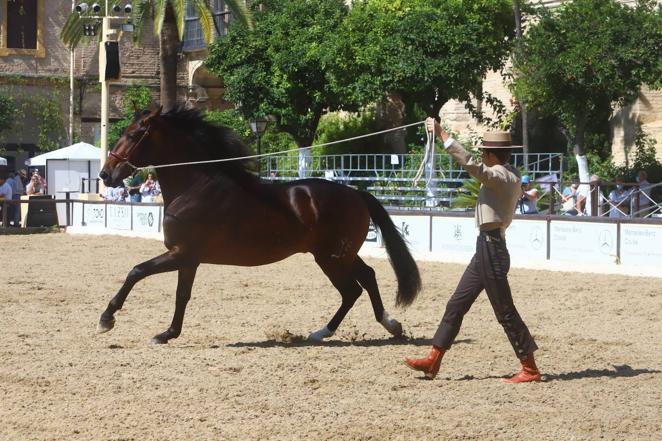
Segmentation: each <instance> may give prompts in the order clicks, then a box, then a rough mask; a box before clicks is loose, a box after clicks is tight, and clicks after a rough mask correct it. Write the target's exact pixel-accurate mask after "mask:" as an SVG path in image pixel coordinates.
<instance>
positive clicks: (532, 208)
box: [516, 175, 538, 214]
mask: <svg viewBox="0 0 662 441" xmlns="http://www.w3.org/2000/svg"><path fill="white" fill-rule="evenodd" d="M516 212H517V214H538V189H537V188H535V187H533V188H532V187H531V179H530V178H529V176H528V175H524V176H522V195H521V196H520V198H519V201H518V202H517V211H516Z"/></svg>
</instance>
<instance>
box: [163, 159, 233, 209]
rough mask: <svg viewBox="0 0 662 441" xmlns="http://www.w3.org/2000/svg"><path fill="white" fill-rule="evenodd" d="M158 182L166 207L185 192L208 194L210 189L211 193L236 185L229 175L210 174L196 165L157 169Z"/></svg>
mask: <svg viewBox="0 0 662 441" xmlns="http://www.w3.org/2000/svg"><path fill="white" fill-rule="evenodd" d="M159 184H160V186H161V193H162V194H163V203H164V205H165V206H166V207H167V206H168V205H170V202H172V201H173V200H175V199H176V198H177V197H178V196H180V195H182V194H185V193H188V194H189V195H190V194H195V193H197V192H205V193H207V194H208V195H209V194H211V192H210V190H212V189H213V193H218V192H222V191H224V190H228V189H229V188H230V187H234V186H237V185H238V184H237V183H236V182H234V181H233V180H232V179H231V178H230V177H225V178H223V177H219V176H210V175H208V174H206V173H204V172H203V171H202V170H201V169H200V168H199V167H198V166H179V167H168V168H164V169H162V170H161V171H159Z"/></svg>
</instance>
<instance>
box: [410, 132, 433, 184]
mask: <svg viewBox="0 0 662 441" xmlns="http://www.w3.org/2000/svg"><path fill="white" fill-rule="evenodd" d="M425 135H426V136H427V141H426V143H425V153H424V154H423V160H422V161H421V165H420V166H419V167H418V171H417V172H416V176H414V185H416V184H418V181H420V180H421V176H423V172H424V171H425V165H426V164H427V162H428V161H429V159H430V154H432V152H433V151H434V133H433V132H432V131H430V130H428V129H427V127H426V128H425Z"/></svg>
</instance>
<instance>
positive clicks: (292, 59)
mask: <svg viewBox="0 0 662 441" xmlns="http://www.w3.org/2000/svg"><path fill="white" fill-rule="evenodd" d="M261 3H262V5H263V7H264V8H263V11H262V12H256V13H255V19H256V23H255V29H254V30H253V31H249V29H248V28H247V27H246V26H245V25H241V26H234V27H233V28H232V29H231V30H230V32H229V34H228V35H227V37H226V38H223V39H220V40H217V41H216V42H214V43H213V44H212V45H211V47H210V48H209V55H208V57H207V59H206V60H205V65H206V66H207V68H208V69H209V70H211V71H212V72H214V73H215V74H216V75H218V76H219V77H221V78H223V81H224V84H225V96H226V98H227V99H228V100H230V101H233V102H235V103H238V105H239V110H240V112H241V113H242V114H243V115H244V117H245V118H247V119H248V118H251V117H254V116H260V115H262V116H264V115H268V114H270V115H273V116H275V117H276V120H277V121H276V123H277V126H278V128H279V129H280V130H282V131H284V132H286V133H289V134H290V135H292V137H293V138H294V139H295V140H296V142H297V144H298V145H299V146H305V145H310V144H311V142H312V140H313V137H314V136H315V131H316V128H317V125H318V123H319V120H320V118H321V116H322V115H323V114H325V113H326V112H329V111H333V110H337V109H340V108H342V107H343V104H342V102H341V101H340V99H339V97H338V96H337V94H336V93H335V92H334V91H333V90H332V89H331V88H330V85H329V82H328V81H327V78H326V69H325V67H324V65H323V64H322V58H323V56H324V52H325V50H326V48H327V46H328V43H329V41H330V40H334V39H338V38H340V36H339V34H338V28H339V26H340V24H341V23H342V21H343V19H344V17H345V16H346V15H347V11H348V8H347V6H346V5H345V3H344V1H343V0H308V1H305V2H303V1H300V0H265V1H263V2H261Z"/></svg>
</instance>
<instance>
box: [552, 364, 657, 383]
mask: <svg viewBox="0 0 662 441" xmlns="http://www.w3.org/2000/svg"><path fill="white" fill-rule="evenodd" d="M612 366H613V367H614V369H613V370H612V369H584V370H583V371H577V372H561V373H560V374H547V375H544V374H543V376H545V377H546V380H545V381H568V380H581V379H583V378H602V377H607V378H630V377H637V376H639V375H644V374H659V373H660V372H661V371H658V370H656V369H634V368H632V367H631V366H629V365H627V364H621V365H616V364H615V365H612Z"/></svg>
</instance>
